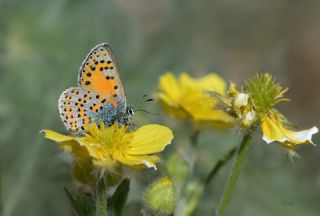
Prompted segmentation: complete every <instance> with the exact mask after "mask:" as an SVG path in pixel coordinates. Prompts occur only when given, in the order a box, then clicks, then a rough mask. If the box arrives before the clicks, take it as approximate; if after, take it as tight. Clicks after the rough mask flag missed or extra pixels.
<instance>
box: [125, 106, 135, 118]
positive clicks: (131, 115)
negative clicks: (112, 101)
mask: <svg viewBox="0 0 320 216" xmlns="http://www.w3.org/2000/svg"><path fill="white" fill-rule="evenodd" d="M126 113H127V115H128V116H129V117H130V118H133V116H134V109H133V107H127V110H126Z"/></svg>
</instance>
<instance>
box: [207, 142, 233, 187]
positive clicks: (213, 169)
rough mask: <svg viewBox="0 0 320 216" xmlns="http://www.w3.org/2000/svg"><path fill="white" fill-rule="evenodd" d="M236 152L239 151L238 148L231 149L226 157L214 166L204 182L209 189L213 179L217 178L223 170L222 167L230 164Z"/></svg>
mask: <svg viewBox="0 0 320 216" xmlns="http://www.w3.org/2000/svg"><path fill="white" fill-rule="evenodd" d="M236 151H237V147H233V148H231V149H230V150H229V151H228V152H227V153H226V154H225V155H223V156H222V158H220V159H219V160H218V161H217V163H216V164H215V165H214V167H213V168H212V170H211V171H210V173H209V175H208V176H207V178H206V179H205V181H204V185H205V187H207V186H208V185H209V184H210V182H211V181H212V179H213V177H215V176H216V174H217V173H218V171H219V170H220V169H221V167H223V166H224V165H225V164H226V163H227V162H229V160H231V158H232V157H233V155H234V154H235V153H236Z"/></svg>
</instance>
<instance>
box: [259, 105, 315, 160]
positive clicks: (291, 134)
mask: <svg viewBox="0 0 320 216" xmlns="http://www.w3.org/2000/svg"><path fill="white" fill-rule="evenodd" d="M261 128H262V133H263V137H262V139H263V140H264V141H265V142H266V143H268V144H269V143H272V142H279V143H281V145H282V146H283V147H285V148H286V149H287V150H288V152H289V155H291V156H294V155H295V154H296V153H295V151H294V149H295V145H298V144H308V143H311V144H313V142H312V140H311V138H312V135H313V134H316V133H318V128H317V127H312V128H310V129H308V130H301V131H294V130H290V129H288V128H287V127H286V126H285V121H284V119H283V118H282V116H281V114H280V113H277V112H276V111H275V112H271V113H269V114H268V115H265V116H263V117H262V118H261Z"/></svg>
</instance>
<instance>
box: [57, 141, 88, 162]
mask: <svg viewBox="0 0 320 216" xmlns="http://www.w3.org/2000/svg"><path fill="white" fill-rule="evenodd" d="M59 147H60V148H61V149H62V150H64V151H65V152H68V153H71V154H73V156H75V157H78V158H84V157H89V153H88V151H87V149H86V148H85V147H83V146H80V145H79V143H78V142H76V141H74V140H70V141H64V142H61V143H60V144H59Z"/></svg>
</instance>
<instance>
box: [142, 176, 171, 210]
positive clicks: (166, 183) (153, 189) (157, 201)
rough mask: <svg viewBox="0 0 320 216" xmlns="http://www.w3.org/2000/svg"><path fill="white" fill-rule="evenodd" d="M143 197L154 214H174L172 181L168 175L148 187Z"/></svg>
mask: <svg viewBox="0 0 320 216" xmlns="http://www.w3.org/2000/svg"><path fill="white" fill-rule="evenodd" d="M143 199H144V203H145V205H146V207H147V209H148V210H150V211H151V212H152V213H151V214H152V215H170V214H172V213H173V211H174V206H175V199H174V192H173V185H172V182H171V181H170V179H169V178H168V177H164V178H161V179H159V180H157V181H155V182H154V183H153V184H151V185H150V186H149V187H148V188H147V190H146V192H145V194H144V198H143Z"/></svg>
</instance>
